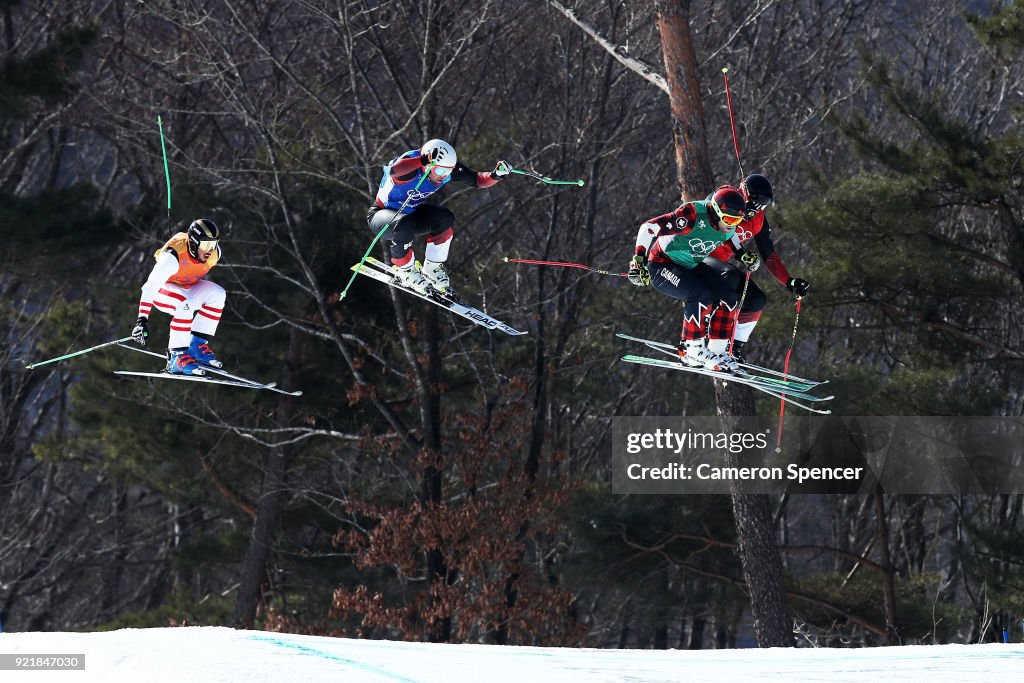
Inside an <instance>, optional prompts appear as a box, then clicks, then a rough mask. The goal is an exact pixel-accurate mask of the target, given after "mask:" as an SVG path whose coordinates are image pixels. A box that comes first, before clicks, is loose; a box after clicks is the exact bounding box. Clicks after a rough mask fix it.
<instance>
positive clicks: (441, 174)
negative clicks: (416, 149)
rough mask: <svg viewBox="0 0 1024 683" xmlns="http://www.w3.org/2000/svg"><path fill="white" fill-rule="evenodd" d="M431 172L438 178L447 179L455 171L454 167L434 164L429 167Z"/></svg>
mask: <svg viewBox="0 0 1024 683" xmlns="http://www.w3.org/2000/svg"><path fill="white" fill-rule="evenodd" d="M430 169H431V171H432V172H433V174H434V175H436V176H437V177H438V178H447V177H448V176H450V175H451V174H452V171H454V170H455V166H442V165H441V164H434V165H433V166H431V167H430Z"/></svg>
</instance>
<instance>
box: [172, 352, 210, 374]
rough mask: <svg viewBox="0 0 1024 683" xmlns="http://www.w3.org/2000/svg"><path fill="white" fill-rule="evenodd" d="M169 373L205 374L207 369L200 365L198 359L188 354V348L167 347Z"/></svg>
mask: <svg viewBox="0 0 1024 683" xmlns="http://www.w3.org/2000/svg"><path fill="white" fill-rule="evenodd" d="M165 372H167V373H169V374H171V375H197V376H200V377H201V376H203V375H205V374H206V371H205V370H203V369H202V368H201V367H199V363H197V362H196V359H195V358H193V357H192V356H190V355H189V354H188V349H167V369H166V371H165Z"/></svg>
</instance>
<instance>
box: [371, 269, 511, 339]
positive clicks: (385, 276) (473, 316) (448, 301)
mask: <svg viewBox="0 0 1024 683" xmlns="http://www.w3.org/2000/svg"><path fill="white" fill-rule="evenodd" d="M351 270H354V271H356V272H357V273H359V274H360V275H365V276H366V277H368V278H370V279H371V280H376V281H377V282H383V283H384V284H386V285H388V286H389V287H394V288H395V289H400V290H402V291H403V292H408V293H410V294H412V295H413V296H418V297H419V298H421V299H423V300H424V301H429V302H430V303H432V304H434V305H435V306H440V307H441V308H444V309H447V310H449V311H451V312H452V313H454V314H455V315H458V316H461V317H463V318H465V319H466V320H469V321H470V322H472V323H475V324H477V325H479V326H480V327H483V328H486V329H488V330H501V331H502V332H504V333H505V334H509V335H512V336H518V335H520V334H526V332H525V331H522V330H517V329H515V328H514V327H511V326H510V325H508V324H506V323H503V322H502V321H500V320H498V319H497V318H494V317H492V316H489V315H487V314H486V313H484V312H483V311H481V310H479V309H477V308H473V307H472V306H467V305H466V304H465V303H463V302H462V301H461V300H460V299H459V298H458V297H457V296H456V295H455V294H454V292H452V291H451V290H449V291H448V292H446V293H444V294H442V293H440V292H438V291H436V290H434V289H431V291H430V294H420V293H419V292H417V291H416V290H415V289H411V288H409V287H406V286H405V285H403V284H402V283H401V282H399V281H398V278H397V276H396V275H395V271H394V269H393V268H391V267H390V266H388V265H386V264H384V263H382V262H381V261H379V260H377V259H375V258H373V257H372V256H370V257H368V258H367V259H366V261H364V262H363V264H362V265H359V264H356V265H354V266H352V268H351Z"/></svg>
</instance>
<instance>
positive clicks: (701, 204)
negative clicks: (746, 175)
mask: <svg viewBox="0 0 1024 683" xmlns="http://www.w3.org/2000/svg"><path fill="white" fill-rule="evenodd" d="M745 208H746V204H745V202H744V200H743V196H742V195H741V194H740V192H739V190H737V189H736V188H733V187H728V186H727V187H722V188H719V189H718V190H716V191H715V192H714V193H712V194H711V196H709V197H708V198H707V199H706V200H701V201H695V202H687V203H685V204H683V205H682V206H680V207H679V208H678V209H676V210H675V211H673V212H671V213H666V214H663V215H661V216H657V217H655V218H651V219H650V220H647V221H645V222H644V223H643V225H641V226H640V230H639V231H638V232H637V237H636V246H635V248H634V252H633V259H632V260H631V261H630V264H629V272H628V273H627V275H628V278H629V281H630V282H631V283H633V284H634V285H637V286H645V285H653V287H654V289H656V290H658V291H659V292H661V293H662V294H666V295H668V296H670V297H672V298H674V299H681V300H682V301H683V329H682V335H681V340H680V342H679V355H680V357H681V359H682V361H683V363H685V364H686V365H688V366H690V367H702V368H707V369H709V370H716V371H726V372H739V371H740V368H739V365H738V364H737V363H736V361H735V359H733V358H732V357H731V356H730V355H729V352H728V345H729V344H728V343H729V340H730V339H731V338H732V332H733V325H734V323H735V316H734V315H733V311H735V309H736V304H737V303H738V301H739V295H738V294H737V293H736V290H735V289H734V288H733V287H731V286H730V284H729V283H728V282H727V281H726V280H725V279H724V278H722V277H721V275H720V274H719V272H718V271H716V270H714V269H712V268H711V267H709V266H707V265H705V264H704V263H703V261H704V259H705V257H707V255H708V254H710V253H711V252H712V251H714V250H715V248H716V247H718V245H720V244H721V243H722V242H723V241H725V240H727V239H729V238H730V237H732V235H733V234H734V232H735V231H736V226H738V225H739V224H740V222H741V221H742V220H743V216H744V211H745ZM705 337H706V338H707V339H706V341H705Z"/></svg>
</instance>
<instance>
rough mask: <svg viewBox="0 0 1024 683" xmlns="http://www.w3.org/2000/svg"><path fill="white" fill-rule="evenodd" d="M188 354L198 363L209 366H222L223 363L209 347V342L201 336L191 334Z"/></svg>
mask: <svg viewBox="0 0 1024 683" xmlns="http://www.w3.org/2000/svg"><path fill="white" fill-rule="evenodd" d="M188 354H189V355H190V356H192V359H193V360H195V361H196V362H197V363H199V364H200V365H209V366H210V367H211V368H222V367H224V363H222V362H220V361H219V360H217V357H216V356H215V355H213V349H211V348H210V342H209V341H208V340H206V339H203V338H202V337H197V336H196V335H194V334H193V335H192V341H191V343H190V344H189V345H188Z"/></svg>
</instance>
